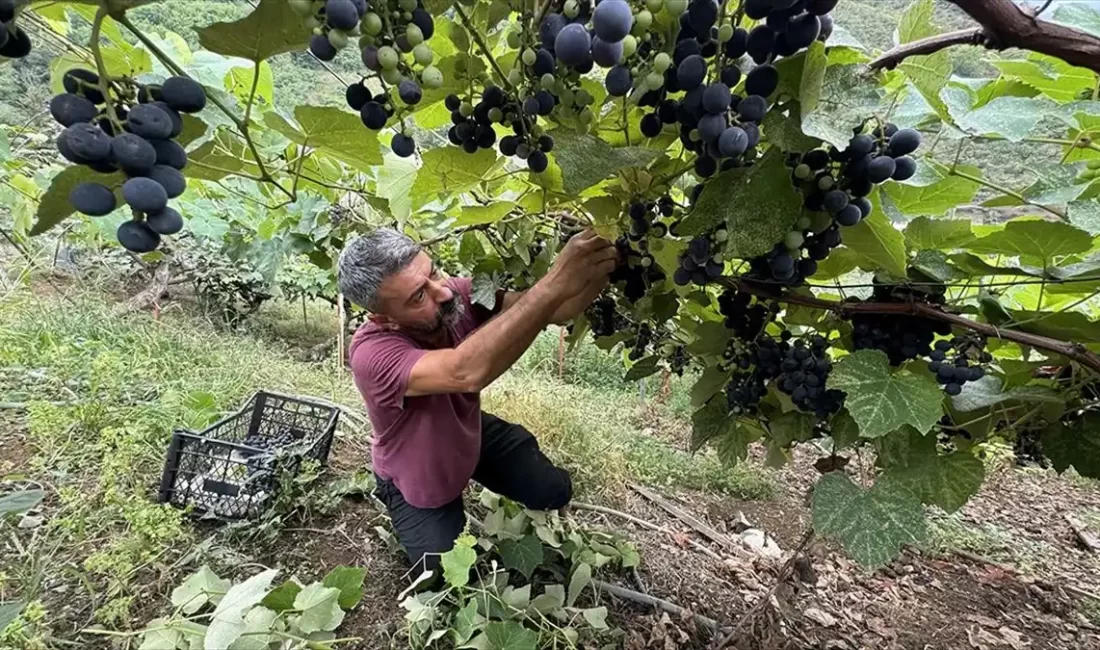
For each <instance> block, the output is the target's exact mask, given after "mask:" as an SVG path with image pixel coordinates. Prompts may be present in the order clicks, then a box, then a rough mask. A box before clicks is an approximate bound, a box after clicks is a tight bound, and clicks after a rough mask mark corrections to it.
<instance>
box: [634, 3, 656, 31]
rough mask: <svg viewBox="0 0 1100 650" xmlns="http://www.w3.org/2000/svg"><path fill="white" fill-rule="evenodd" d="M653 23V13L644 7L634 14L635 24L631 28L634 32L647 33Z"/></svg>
mask: <svg viewBox="0 0 1100 650" xmlns="http://www.w3.org/2000/svg"><path fill="white" fill-rule="evenodd" d="M652 24H653V14H651V13H649V10H648V9H642V10H641V11H639V12H638V14H637V15H636V16H634V26H633V27H631V28H630V32H631V33H632V34H638V35H641V34H645V33H646V30H648V29H649V28H650V26H651V25H652Z"/></svg>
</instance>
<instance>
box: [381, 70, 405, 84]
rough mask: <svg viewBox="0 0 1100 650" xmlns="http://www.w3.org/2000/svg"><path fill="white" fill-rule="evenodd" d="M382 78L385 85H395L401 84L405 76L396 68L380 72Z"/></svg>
mask: <svg viewBox="0 0 1100 650" xmlns="http://www.w3.org/2000/svg"><path fill="white" fill-rule="evenodd" d="M382 78H383V79H385V81H386V83H388V84H393V85H396V84H399V83H401V80H402V79H404V78H405V76H404V75H402V74H401V71H400V70H398V69H397V68H387V69H385V70H382Z"/></svg>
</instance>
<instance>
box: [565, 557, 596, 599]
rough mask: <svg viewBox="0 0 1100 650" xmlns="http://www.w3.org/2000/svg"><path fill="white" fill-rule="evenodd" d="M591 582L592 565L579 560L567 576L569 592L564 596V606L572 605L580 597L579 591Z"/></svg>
mask: <svg viewBox="0 0 1100 650" xmlns="http://www.w3.org/2000/svg"><path fill="white" fill-rule="evenodd" d="M591 582H592V565H591V564H588V563H587V562H581V563H580V564H578V565H577V567H576V568H575V569H573V575H572V576H570V578H569V592H568V594H567V595H566V598H565V605H566V607H572V606H573V604H574V603H576V602H577V598H578V597H580V595H581V592H582V591H584V588H585V587H587V586H588V585H589V584H590V583H591Z"/></svg>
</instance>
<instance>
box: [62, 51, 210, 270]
mask: <svg viewBox="0 0 1100 650" xmlns="http://www.w3.org/2000/svg"><path fill="white" fill-rule="evenodd" d="M62 84H63V86H64V88H65V91H66V92H64V93H62V94H60V95H57V96H56V97H54V98H53V99H52V100H50V113H51V115H53V117H54V119H55V120H57V122H58V123H59V124H61V125H62V126H64V127H65V130H64V131H62V132H61V135H60V136H58V138H57V148H58V151H60V152H61V155H62V156H64V157H65V158H66V159H67V160H69V161H70V162H73V163H76V164H78V165H86V166H87V167H89V168H90V169H92V170H95V171H96V172H99V173H102V174H111V173H114V172H116V171H120V170H121V171H122V173H124V174H125V175H126V177H127V180H126V181H125V182H124V183H123V184H122V191H121V193H122V198H123V200H124V201H125V202H126V203H127V205H129V206H130V208H131V209H132V210H133V215H134V218H133V219H132V220H130V221H126V222H124V223H123V224H122V225H121V226H119V228H118V233H117V236H118V241H119V243H120V244H122V246H123V247H124V248H126V249H127V250H130V251H133V252H135V253H147V252H149V251H152V250H154V249H156V248H157V246H159V245H160V238H161V235H172V234H175V233H177V232H179V231H180V230H181V229H182V228H183V218H182V217H181V216H180V214H179V212H177V211H176V210H175V209H173V208H171V207H169V205H168V200H169V199H173V198H176V197H177V196H179V195H181V194H183V191H184V190H185V189H186V187H187V182H186V180H185V179H184V177H183V174H182V173H181V172H180V170H181V169H183V168H184V166H186V165H187V153H186V152H185V151H184V149H183V147H182V146H180V144H179V143H178V142H176V141H175V140H174V138H176V137H177V136H179V134H180V133H181V132H182V131H183V118H182V116H181V115H180V114H181V113H197V112H199V111H201V110H202V109H203V107H205V106H206V93H205V91H204V90H203V88H202V86H201V85H199V84H198V83H197V82H195V81H193V80H191V79H188V78H186V77H169V78H168V79H167V80H165V82H164V83H163V84H162V85H150V86H141V85H139V84H136V83H134V82H132V81H131V80H128V79H116V80H113V84H112V85H111V86H110V87H106V88H105V86H104V85H102V84H101V83H100V78H99V75H97V74H96V73H94V72H92V71H90V70H84V69H80V68H74V69H72V70H69V71H68V72H66V73H65V74H64V76H63V77H62ZM105 89H106V90H107V91H108V94H107V95H105V94H104V90H105ZM69 202H70V203H71V204H72V206H73V207H74V208H75V209H76V210H77V211H79V212H82V213H84V214H86V215H89V216H93V217H98V216H103V215H106V214H108V213H110V212H113V211H114V210H115V208H116V207H118V203H117V198H116V196H115V192H114V190H112V189H111V188H110V187H107V186H106V185H103V184H102V183H97V182H85V183H81V184H79V185H77V186H76V187H74V188H73V190H72V191H71V192H70V193H69Z"/></svg>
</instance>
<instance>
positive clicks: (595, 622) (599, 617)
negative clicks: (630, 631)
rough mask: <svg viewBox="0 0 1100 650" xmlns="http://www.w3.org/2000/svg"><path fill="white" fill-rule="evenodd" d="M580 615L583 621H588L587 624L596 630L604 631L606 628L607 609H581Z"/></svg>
mask: <svg viewBox="0 0 1100 650" xmlns="http://www.w3.org/2000/svg"><path fill="white" fill-rule="evenodd" d="M581 615H582V616H584V620H586V621H588V624H589V625H591V626H592V627H593V628H595V629H597V630H606V629H608V627H607V608H606V607H590V608H588V609H582V610H581Z"/></svg>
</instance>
